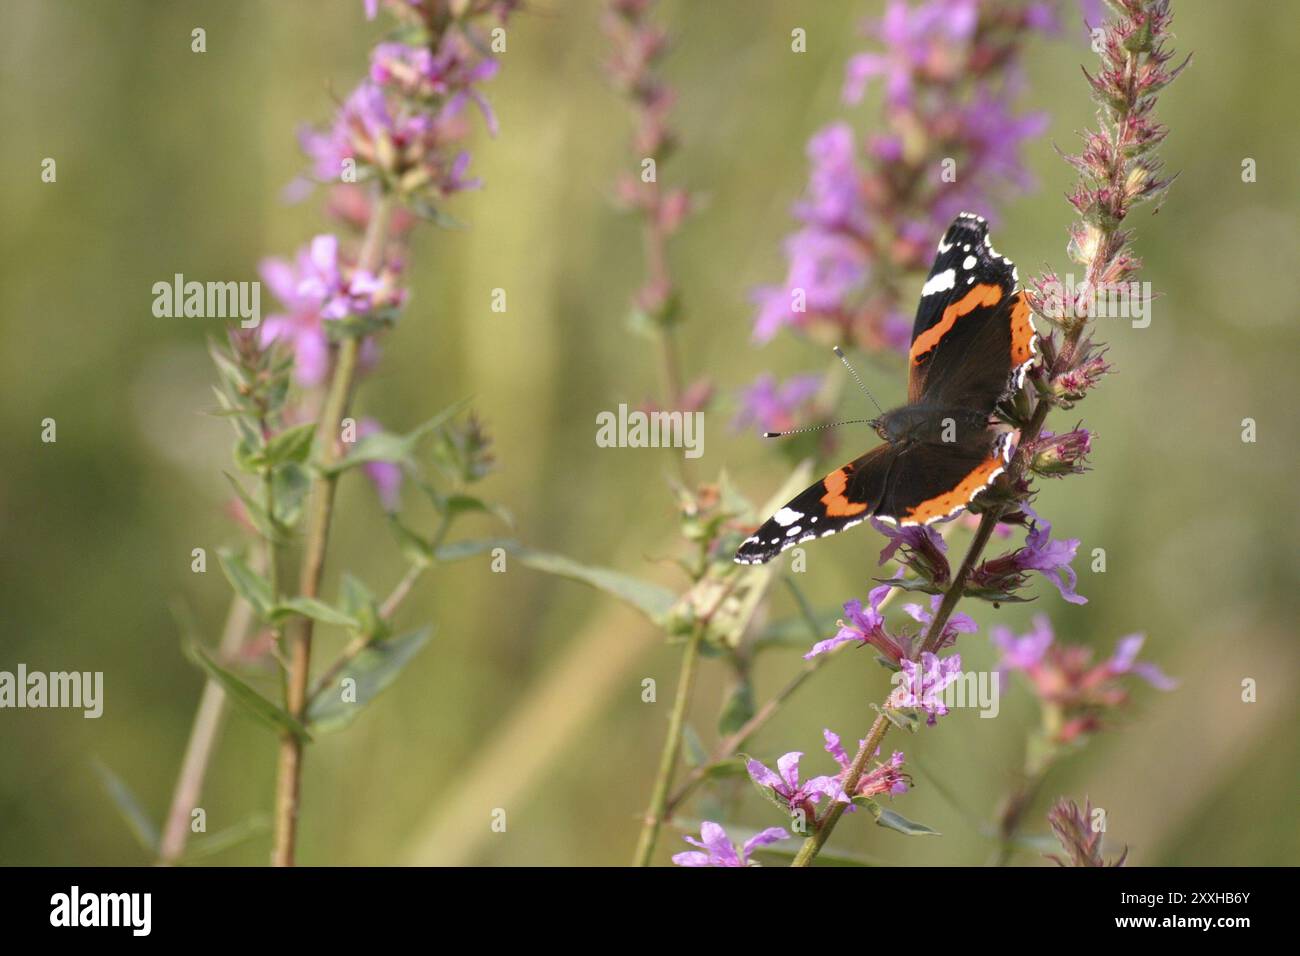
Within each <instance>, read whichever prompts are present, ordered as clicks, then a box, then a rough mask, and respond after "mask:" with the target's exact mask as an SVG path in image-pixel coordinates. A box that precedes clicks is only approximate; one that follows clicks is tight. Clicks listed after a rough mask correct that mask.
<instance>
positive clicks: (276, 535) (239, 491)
mask: <svg viewBox="0 0 1300 956" xmlns="http://www.w3.org/2000/svg"><path fill="white" fill-rule="evenodd" d="M222 474H224V475H225V476H226V480H227V481H228V482H230V487H232V488H233V489H234V490H235V494H236V495H238V496H239V500H240V501H242V502H243V503H244V509H245V510H246V511H247V512H248V520H249V521H251V522H253V527H254V528H256V529H257V533H258V534H260V535H261V536H262V537H264V538H267V539H269V540H272V541H278V540H280V538H281V533H280V529H279V528H278V527H276V524H275V521H274V520H272V518H271V515H270V513H269V512H267V510H266V505H265V504H263V503H262V502H261V501H258V500H257V499H256V498H254V497H253V496H252V495H251V494H249V493H248V490H247V489H245V488H244V486H243V485H242V484H240V482H239V479H238V478H236V477H235V476H234V475H232V474H230V472H228V471H227V472H222Z"/></svg>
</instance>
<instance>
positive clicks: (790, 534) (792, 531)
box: [785, 525, 803, 538]
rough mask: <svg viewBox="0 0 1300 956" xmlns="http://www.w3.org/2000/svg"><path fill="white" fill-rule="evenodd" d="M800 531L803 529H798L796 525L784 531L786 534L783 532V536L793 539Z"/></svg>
mask: <svg viewBox="0 0 1300 956" xmlns="http://www.w3.org/2000/svg"><path fill="white" fill-rule="evenodd" d="M802 530H803V528H801V527H799V526H798V525H795V526H794V527H793V528H789V529H787V530H786V532H785V536H786V537H787V538H793V537H794V536H795V535H797V534H798V533H799V532H800V531H802Z"/></svg>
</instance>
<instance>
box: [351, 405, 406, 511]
mask: <svg viewBox="0 0 1300 956" xmlns="http://www.w3.org/2000/svg"><path fill="white" fill-rule="evenodd" d="M383 430H384V429H383V426H382V425H380V424H379V422H377V421H375V420H374V419H373V418H363V419H361V420H360V421H359V422H357V438H358V439H361V438H365V437H366V436H367V435H374V434H376V433H378V432H382V431H383ZM361 470H362V471H364V472H365V474H366V477H367V478H369V479H370V483H371V484H372V485H374V486H375V493H376V494H377V495H378V496H379V503H380V504H381V505H382V506H383V508H384V510H385V511H388V512H395V511H397V510H398V509H399V508H400V507H401V504H402V466H401V465H400V464H399V463H398V462H395V461H368V462H366V463H365V464H364V465H362V466H361Z"/></svg>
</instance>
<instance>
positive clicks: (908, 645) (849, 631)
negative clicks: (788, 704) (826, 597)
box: [804, 584, 912, 666]
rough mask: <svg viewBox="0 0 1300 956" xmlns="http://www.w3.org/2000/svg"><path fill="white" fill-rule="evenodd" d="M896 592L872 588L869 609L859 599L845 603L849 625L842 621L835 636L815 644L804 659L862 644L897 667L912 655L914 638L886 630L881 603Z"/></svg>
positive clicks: (884, 587) (890, 585)
mask: <svg viewBox="0 0 1300 956" xmlns="http://www.w3.org/2000/svg"><path fill="white" fill-rule="evenodd" d="M892 589H893V585H892V584H882V585H881V586H880V587H878V588H872V590H871V593H870V594H869V595H868V596H867V607H865V608H864V607H863V606H862V602H861V601H859V600H857V599H856V598H855V599H854V600H852V601H847V602H845V604H844V613H845V614H846V615H847V616H848V619H849V623H847V624H845V623H844V621H840V622H839V630H838V631H837V632H836V634H835V636H834V637H831V638H827V639H826V640H824V641H818V642H817V643H816V644H814V645H813V646H812V650H810V651H809V652H808V653H807V654H805V655H804V660H811V659H812V658H814V657H816V656H817V655H819V654H826V653H829V652H830V651H833V650H834V649H835V648H837V647H839V646H840V645H841V644H847V643H849V642H850V641H858V642H861V643H864V644H870V645H871V646H872V647H874V648H875V649H876V650H878V651H879V652H880V653H881V655H883V656H884V658H885V659H886V660H888V661H889V662H890V663H892V664H894V665H895V666H897V664H898V662H899V661H901V660H902V659H904V658H906V657H907V656H908V655H909V654H911V652H912V638H911V637H910V636H908V635H898V636H894V635H892V634H890V633H889V632H888V631H887V630H886V629H885V616H884V615H883V614H881V613H880V602H881V601H883V600H884V599H885V595H886V594H888V593H889V592H890V591H891V590H892Z"/></svg>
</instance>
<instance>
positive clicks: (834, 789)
mask: <svg viewBox="0 0 1300 956" xmlns="http://www.w3.org/2000/svg"><path fill="white" fill-rule="evenodd" d="M801 757H803V753H802V752H801V751H798V750H795V751H792V752H790V753H788V754H785V755H784V756H782V757H780V758H778V759H777V762H776V771H775V772H773V771H772V770H771V769H770V768H768V767H767V766H766V765H765V764H763V763H761V762H760V761H758V760H750V761H749V763H747V764H746V765H745V769H746V770H747V771H748V772H749V777H750V779H751V780H753V781H754V783H756V784H758V785H759V786H760V787H768V788H770V789H771V791H772V792H773V793H774V794H775V795H776V796H777V797H779V798H780V799H781V801H782V802H783V803H785V805H786V806H787V807H788V808H789V809H790V812H791V813H794V812H796V811H799V810H802V811H803V812H804V814H805V816H806V818H807V819H815V818H816V808H817V802H818V801H819V800H820V799H821V798H822V797H830V798H832V799H834V798H835V797H836V796H837V795H838V794H839V792H840V785H839V784H838V783H836V782H835V779H834V778H832V777H813V778H812V779H810V780H805V781H803V782H802V783H801V782H800V780H799V760H800V758H801Z"/></svg>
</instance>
